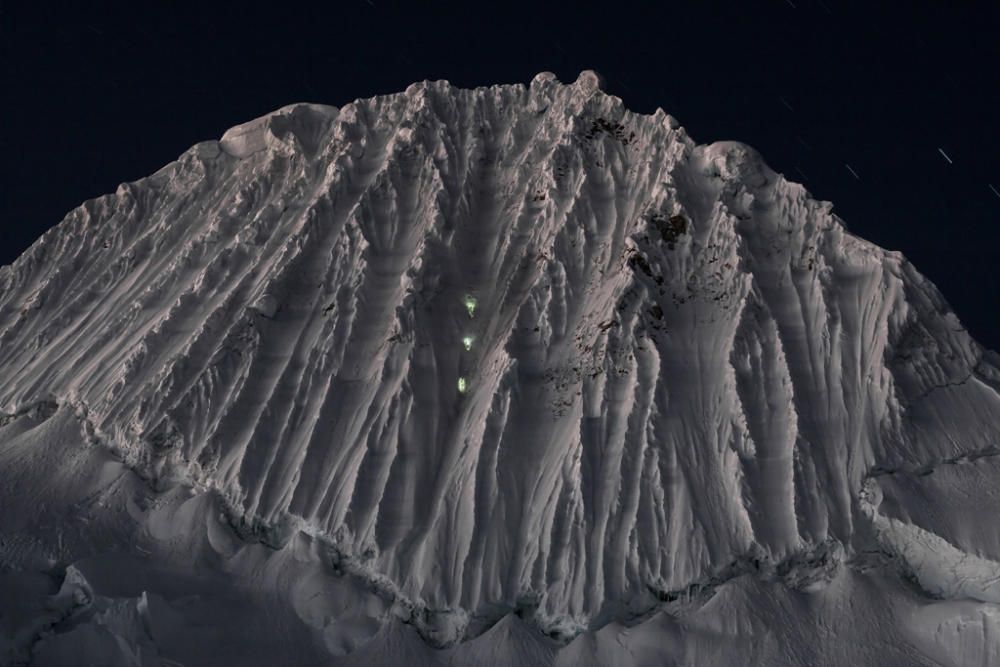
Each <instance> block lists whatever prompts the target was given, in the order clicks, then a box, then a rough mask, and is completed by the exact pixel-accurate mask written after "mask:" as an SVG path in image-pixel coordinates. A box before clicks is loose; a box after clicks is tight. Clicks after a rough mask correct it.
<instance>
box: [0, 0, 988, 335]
mask: <svg viewBox="0 0 1000 667" xmlns="http://www.w3.org/2000/svg"><path fill="white" fill-rule="evenodd" d="M75 4H76V5H79V6H80V7H84V9H81V8H80V7H76V8H73V9H70V10H67V11H63V10H60V9H55V8H54V7H55V4H53V3H47V2H42V3H28V2H10V1H9V0H7V1H4V0H0V90H2V91H3V92H2V97H0V155H2V158H0V216H2V218H0V221H2V224H0V230H2V235H3V236H2V239H0V241H2V242H0V263H9V262H11V261H12V260H13V259H14V258H15V257H17V255H19V254H20V253H21V252H22V251H23V250H24V249H25V248H26V247H27V246H28V245H30V244H31V242H32V241H33V240H34V239H35V238H37V237H38V236H39V235H40V234H41V233H42V232H44V231H45V230H46V229H47V228H49V227H51V226H52V225H54V224H56V223H57V222H59V220H60V219H61V218H62V216H63V215H64V214H65V213H66V212H67V211H69V210H70V209H72V208H73V207H75V206H76V205H78V204H79V203H81V202H82V201H83V200H85V199H89V198H92V197H95V196H98V195H101V194H103V193H106V192H111V191H113V190H114V189H115V188H116V187H117V185H118V184H119V183H120V182H123V181H130V180H135V179H137V178H140V177H142V176H145V175H147V174H149V173H152V172H153V171H155V170H156V169H158V168H159V167H161V166H162V165H163V164H165V163H167V162H169V161H171V160H173V159H174V158H175V157H176V156H177V155H179V154H180V153H181V152H183V151H184V150H185V149H186V148H188V147H189V146H190V145H191V144H193V143H195V142H198V141H201V140H204V139H208V138H216V137H219V136H220V135H221V134H222V132H223V131H224V130H225V129H226V128H227V127H230V126H232V125H235V124H237V123H240V122H243V121H246V120H249V119H251V118H253V117H256V116H259V115H261V114H264V113H266V112H268V111H271V110H274V109H276V108H278V107H281V106H284V105H285V104H288V103H291V102H296V101H312V102H323V103H327V104H333V105H338V106H339V105H342V104H344V103H346V102H349V101H351V100H353V99H356V98H359V97H367V96H371V95H375V94H380V93H390V92H396V91H400V90H403V89H404V88H405V87H406V86H407V85H408V84H409V83H411V82H413V81H416V80H421V79H441V78H444V79H448V80H450V81H451V82H452V83H454V84H456V85H460V86H477V85H488V84H492V83H512V82H525V83H527V82H528V81H529V80H530V79H531V77H532V76H533V75H534V74H535V73H537V72H539V71H543V70H550V71H553V72H555V73H556V74H557V75H558V76H559V78H560V79H562V80H563V81H573V80H574V79H575V78H576V75H577V74H578V73H579V71H580V70H583V69H596V70H597V71H599V72H600V73H601V74H603V75H604V77H605V78H606V80H607V86H606V87H607V89H608V91H609V92H611V93H614V94H616V95H618V96H620V97H621V98H622V99H623V100H624V101H625V103H626V105H627V106H629V107H630V108H631V109H633V110H635V111H643V112H652V111H654V110H655V109H656V107H657V106H662V107H663V108H664V109H665V110H666V111H667V112H669V113H671V114H673V115H674V116H675V117H677V118H678V119H679V120H680V122H681V123H682V124H683V125H684V126H685V127H686V128H687V130H688V132H689V133H690V134H691V135H692V136H693V137H694V138H695V139H696V140H697V141H699V142H710V141H716V140H721V139H737V140H740V141H744V142H746V143H749V144H751V145H752V146H754V147H756V148H757V149H758V150H760V151H761V153H763V155H764V156H765V158H766V159H767V161H768V163H769V164H770V165H771V166H772V167H773V168H774V169H776V170H777V171H780V172H783V173H784V174H786V176H788V177H789V178H790V179H792V180H800V181H804V182H805V184H806V185H807V187H808V188H809V189H810V191H811V192H812V193H813V194H814V195H815V196H816V197H819V198H821V199H828V200H830V201H833V202H834V204H835V211H836V212H837V213H838V214H839V215H840V216H841V217H842V218H844V219H845V221H846V222H847V224H848V226H849V227H850V229H851V230H852V231H854V232H855V233H857V234H859V235H861V236H864V237H866V238H868V239H870V240H872V241H875V242H876V243H879V244H880V245H883V246H885V247H888V248H891V249H895V250H902V251H903V252H904V253H905V254H906V255H907V256H908V257H909V258H910V259H911V260H912V261H913V262H914V263H915V264H916V265H917V267H919V268H920V269H921V270H922V271H923V272H924V273H925V274H926V275H928V276H929V277H930V278H931V279H932V280H934V282H935V283H937V284H938V286H939V287H940V288H941V290H942V292H943V293H944V294H945V296H946V297H947V299H948V300H949V302H950V303H951V304H952V306H953V307H954V308H955V310H956V311H957V312H958V314H959V316H960V317H961V318H962V320H963V321H964V322H965V323H966V325H967V326H968V327H969V328H970V330H971V331H972V332H973V334H974V335H975V336H976V337H977V338H979V339H980V340H981V341H982V342H983V343H985V344H986V345H988V346H989V347H992V348H994V349H1000V313H997V311H996V304H997V299H996V297H995V295H996V294H998V293H1000V271H996V270H994V265H995V264H996V263H997V261H998V260H1000V159H998V157H997V155H998V149H1000V130H998V127H997V123H996V119H997V117H998V102H1000V88H998V85H997V84H998V77H997V73H996V72H997V68H998V66H1000V37H998V35H1000V3H998V2H995V1H991V2H986V1H979V2H974V1H966V2H945V1H944V0H941V1H938V2H927V1H923V0H910V1H908V2H873V1H871V0H867V1H865V2H844V1H839V0H822V1H821V0H734V1H732V2H721V1H713V0H692V1H690V2H670V1H663V2H659V3H655V6H656V7H657V8H656V9H649V8H645V9H636V8H631V7H630V6H628V5H627V4H624V3H620V2H605V3H602V4H599V5H598V4H595V5H582V4H573V3H563V2H560V3H550V4H549V5H548V7H545V6H541V5H539V6H534V7H533V6H531V5H527V4H526V5H524V6H518V5H517V4H516V3H512V2H508V3H498V4H495V5H488V4H485V3H471V2H470V3H464V4H462V5H458V4H456V5H455V6H453V7H450V8H434V9H426V7H428V6H430V5H427V4H426V3H417V2H400V3H393V2H389V1H388V0H356V1H354V2H327V3H322V4H320V3H316V4H315V5H313V6H314V7H316V8H315V9H309V8H303V7H306V5H305V4H304V3H291V2H287V3H280V2H272V3H269V6H268V7H267V8H266V9H259V10H258V9H255V8H252V7H251V5H250V4H248V3H245V2H239V3H237V2H232V3H230V2H204V3H202V4H201V5H200V6H197V9H196V10H194V9H192V10H188V9H181V8H180V7H181V5H180V4H178V3H166V2H155V3H154V2H146V3H143V2H134V3H130V4H128V5H122V6H121V7H120V8H117V9H114V10H112V9H94V7H93V6H90V5H94V4H95V3H75ZM647 4H648V5H650V6H652V5H654V3H647ZM32 5H42V8H40V9H39V8H30V7H31V6H32ZM294 5H301V6H300V7H295V8H292V9H287V8H285V7H291V6H294ZM100 6H102V7H104V5H100ZM206 6H210V7H211V8H210V9H206ZM418 6H419V7H422V8H423V9H421V11H416V8H417V7H418ZM71 7H72V5H71ZM939 149H941V150H943V151H944V152H945V153H946V154H947V155H948V157H949V158H950V159H951V160H952V162H953V163H949V162H948V161H947V160H946V159H945V157H944V156H943V155H942V154H941V153H940V152H939ZM846 164H849V165H850V166H851V167H852V168H853V169H854V170H855V171H856V172H857V174H858V176H859V178H856V177H855V176H853V175H852V174H851V172H850V171H849V170H848V168H847V167H846ZM991 184H992V186H993V187H994V188H996V190H997V193H994V192H992V191H991V189H990V185H991Z"/></svg>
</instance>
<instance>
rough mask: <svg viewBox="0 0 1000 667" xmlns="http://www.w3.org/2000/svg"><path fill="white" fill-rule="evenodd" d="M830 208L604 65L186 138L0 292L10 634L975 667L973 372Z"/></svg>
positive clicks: (440, 653) (977, 493)
mask: <svg viewBox="0 0 1000 667" xmlns="http://www.w3.org/2000/svg"><path fill="white" fill-rule="evenodd" d="M830 208H831V207H830V205H829V204H828V203H825V202H817V201H814V200H812V199H811V198H810V197H809V195H808V193H807V192H806V191H805V190H804V189H803V188H802V187H801V186H799V185H797V184H794V183H790V182H788V181H786V180H785V179H784V178H783V177H782V176H781V175H779V174H776V173H774V172H772V171H771V170H770V169H768V167H767V166H766V165H765V164H764V163H763V162H762V160H761V159H760V157H759V156H758V155H757V154H756V153H755V152H754V151H753V150H752V149H750V148H748V147H746V146H744V145H741V144H737V143H731V142H723V143H716V144H712V145H709V146H699V145H697V144H695V143H694V142H693V141H692V140H691V139H690V138H688V137H687V135H686V134H685V133H684V131H683V129H681V128H680V127H679V125H678V123H677V122H676V121H675V120H674V119H673V118H671V117H670V116H668V115H666V114H664V113H663V112H662V111H658V112H657V113H656V114H654V115H652V116H647V115H640V114H634V113H631V112H628V111H627V110H626V109H625V108H624V107H623V106H622V103H621V100H619V99H618V98H616V97H612V96H609V95H606V94H604V93H603V92H601V91H600V90H599V87H598V80H597V77H596V76H595V75H593V74H592V73H584V74H582V75H581V76H580V78H579V79H578V80H577V81H576V82H575V83H573V84H571V85H563V84H560V83H559V82H558V81H556V80H555V78H554V77H553V76H551V75H546V74H543V75H539V76H537V77H536V78H535V79H534V80H533V81H532V83H531V85H530V86H527V87H526V86H521V85H516V86H497V87H492V88H480V89H476V90H459V89H455V88H453V87H451V86H450V85H449V84H447V83H446V82H434V83H430V82H425V83H421V84H415V85H413V86H411V87H410V88H409V89H407V91H406V92H405V93H400V94H397V95H389V96H383V97H376V98H373V99H369V100H358V101H355V102H354V103H352V104H349V105H347V106H345V107H343V108H341V109H336V108H333V107H324V106H317V105H307V104H301V105H294V106H290V107H286V108H284V109H282V110H280V111H277V112H275V113H273V114H271V115H269V116H266V117H264V118H261V119H258V120H256V121H253V122H250V123H247V124H245V125H241V126H238V127H236V128H233V129H231V130H230V131H228V132H227V133H226V134H225V135H224V137H223V138H222V139H221V141H218V142H215V141H211V142H203V143H201V144H198V145H196V146H194V147H193V148H192V149H191V150H189V151H188V152H186V153H185V154H184V155H183V156H181V157H180V159H179V160H178V161H177V162H174V163H172V164H170V165H168V166H166V167H164V168H163V169H161V170H160V171H159V172H157V173H156V174H154V175H152V176H150V177H149V178H146V179H143V180H141V181H138V182H136V183H132V184H125V185H122V186H121V187H120V188H119V190H118V192H116V193H115V194H114V195H108V196H106V197H102V198H99V199H96V200H92V201H89V202H87V203H85V204H84V205H83V206H81V207H80V208H78V209H77V210H75V211H73V212H72V213H70V214H69V215H68V216H67V218H66V219H65V220H64V221H63V222H62V223H61V224H60V225H59V226H57V227H56V228H54V229H53V230H52V231H50V232H49V233H47V234H46V235H45V236H44V237H42V239H41V240H39V241H38V242H37V243H36V244H35V245H34V246H33V247H32V248H31V249H30V250H29V251H28V252H27V253H25V254H24V255H23V256H22V257H21V258H20V259H19V260H18V261H17V262H15V263H14V264H13V265H11V266H9V267H3V268H0V410H2V411H3V412H4V413H6V414H7V415H8V416H6V417H2V418H0V424H3V426H2V429H0V465H2V467H0V473H2V474H4V475H5V478H9V479H11V480H21V482H22V486H18V484H16V483H13V482H12V483H10V484H6V485H5V488H4V489H2V490H0V503H3V507H4V511H3V514H4V517H3V519H2V521H0V530H2V533H0V536H2V537H3V542H2V543H0V558H2V560H0V566H3V567H4V568H5V571H7V572H9V573H10V574H0V577H7V578H6V579H0V601H4V600H5V601H4V602H3V604H6V605H8V607H9V605H10V604H11V603H10V600H13V599H14V598H18V599H23V600H26V601H27V602H24V603H23V605H21V606H16V605H15V607H14V611H13V612H12V611H10V610H9V609H8V610H7V611H6V612H4V610H3V609H2V608H0V614H3V615H2V616H0V630H2V631H4V632H6V635H5V636H6V637H7V639H3V640H0V642H2V641H6V642H7V643H6V647H7V650H8V651H9V652H10V655H20V656H24V655H28V654H32V652H33V654H34V655H43V654H44V655H45V656H48V657H47V658H46V659H47V660H49V661H50V662H51V664H62V663H59V662H58V660H60V659H61V658H60V657H59V656H60V655H61V654H60V653H59V651H65V652H66V655H67V656H70V657H72V656H74V655H77V657H78V654H76V653H74V652H75V651H79V650H81V649H80V648H79V647H80V646H89V647H91V648H92V649H93V651H96V653H95V655H98V654H99V655H104V656H106V655H110V653H108V651H111V652H112V653H113V652H114V651H113V650H112V649H114V650H120V651H122V654H121V655H122V656H124V657H121V660H123V661H124V662H122V663H121V664H146V663H144V662H142V660H145V659H147V658H148V657H149V656H155V655H159V656H166V657H168V658H169V659H172V660H181V661H182V662H183V664H186V665H187V664H199V663H198V661H199V660H202V661H205V662H204V664H213V663H212V660H215V659H219V656H222V655H225V656H227V659H233V660H240V661H243V664H251V663H252V662H253V661H254V660H259V661H261V664H265V663H266V664H275V663H274V660H275V659H277V658H274V656H282V655H284V656H290V657H288V658H287V664H309V663H310V662H320V663H322V662H323V661H324V660H326V658H327V657H328V656H329V655H330V654H337V655H343V654H346V655H347V657H346V658H345V660H347V661H348V664H353V663H354V662H356V663H357V664H380V663H385V664H392V663H393V662H394V661H395V660H397V659H402V656H405V657H406V660H407V661H409V662H411V663H413V662H416V663H418V662H419V658H420V656H423V657H424V660H425V662H427V663H428V664H439V663H440V664H448V662H449V661H451V663H452V664H532V663H534V664H554V663H555V664H567V665H569V664H671V662H670V661H675V662H676V663H677V664H689V663H695V664H713V663H715V664H732V661H733V660H736V661H738V662H742V661H744V660H746V659H747V656H751V658H750V659H751V660H752V661H754V662H758V663H762V664H765V663H768V662H771V663H774V664H816V663H817V662H826V663H836V662H838V661H840V662H844V663H845V664H865V662H866V661H868V662H870V664H886V662H889V663H892V662H893V661H895V664H907V663H912V664H921V663H922V662H926V663H927V664H937V663H938V662H943V663H945V664H989V663H990V662H991V661H992V660H995V659H997V656H998V655H1000V634H998V630H1000V625H998V621H1000V607H997V606H996V605H997V603H1000V584H998V583H997V582H998V581H1000V546H998V545H1000V532H998V531H997V529H996V528H995V526H994V522H993V521H992V518H993V517H994V516H995V509H996V508H997V507H996V506H997V501H996V499H995V497H994V496H995V494H994V492H993V491H992V485H994V484H996V482H997V480H998V479H1000V477H998V474H997V473H998V472H1000V471H998V470H997V469H996V461H995V459H994V458H993V457H994V456H995V455H996V454H997V453H998V452H1000V449H997V446H998V445H1000V437H998V436H1000V395H998V392H997V389H998V387H1000V371H998V370H997V362H996V357H995V355H993V354H992V353H987V352H985V351H984V350H983V349H982V348H981V347H980V346H979V345H977V344H976V343H975V342H974V341H973V340H972V339H971V338H970V337H969V336H968V334H967V333H966V332H965V330H964V329H963V328H962V327H961V325H960V323H959V321H958V319H957V318H956V317H955V316H954V315H953V314H952V313H951V312H950V311H949V309H948V307H947V305H946V304H945V302H944V300H943V299H942V298H941V296H940V295H939V294H938V293H937V291H936V290H935V288H934V287H933V286H932V285H931V284H930V283H928V282H927V281H926V280H925V279H924V278H923V277H922V276H920V274H919V273H917V272H916V271H915V270H914V268H913V267H912V266H910V265H909V264H908V263H907V262H906V260H905V259H903V258H902V257H901V256H900V255H899V254H898V253H893V252H888V251H885V250H883V249H881V248H878V247H876V246H874V245H872V244H870V243H867V242H865V241H863V240H861V239H858V238H857V237H854V236H852V235H851V234H850V233H848V232H847V231H846V230H845V229H844V227H843V225H842V223H841V221H840V220H839V219H838V218H836V216H834V215H832V213H831V210H830ZM69 462H76V463H74V464H72V465H71V464H70V463H69ZM964 470H971V471H973V472H971V473H969V472H962V471H964ZM112 471H113V475H112ZM970 475H971V477H970ZM970 479H971V480H974V481H973V482H970V481H969V480H970ZM101 503H104V504H101ZM39 504H40V505H41V507H42V509H41V510H36V509H29V508H34V507H38V506H39ZM931 508H933V509H931ZM76 514H80V516H86V517H88V518H87V519H86V521H82V520H81V521H82V522H81V523H80V524H79V525H78V524H77V523H74V520H75V519H72V517H74V516H76ZM109 544H110V545H117V546H116V547H114V548H109V547H107V545H109ZM107 552H115V553H116V555H114V557H113V558H112V557H110V556H108V555H107ZM124 552H129V553H128V554H127V555H123V553H124ZM115 559H118V560H115ZM116 579H117V581H118V583H116ZM26 582H27V583H26ZM59 582H62V583H61V586H62V589H63V590H62V591H61V592H58V588H59V585H60V583H59ZM19 587H28V589H30V590H27V589H26V590H21V588H19ZM74 587H75V588H74ZM32 596H34V597H32ZM934 596H936V597H937V598H944V600H940V601H935V600H934V599H933V597H934ZM189 598H195V599H196V602H190V599H189ZM32 600H34V602H32ZM36 603H37V604H36ZM18 604H20V603H18ZM33 604H34V605H36V606H37V607H38V609H49V611H47V612H45V613H48V614H49V616H44V615H42V616H39V614H41V612H39V611H38V610H37V609H35V608H34V607H31V605H33ZM53 609H55V610H57V611H52V610H53ZM32 610H34V611H32ZM227 610H229V611H227ZM36 612H37V613H36ZM510 612H516V614H514V615H511V613H510ZM52 614H55V616H52ZM501 618H503V619H504V620H502V621H500V622H499V623H497V621H498V619H501ZM4 619H14V620H13V621H10V620H8V622H7V626H6V627H3V623H4ZM17 619H22V620H20V621H18V620H17ZM39 619H42V620H39ZM46 619H47V620H46ZM53 619H55V620H53ZM102 619H103V620H102ZM108 619H110V620H108ZM276 619H278V620H276ZM205 627H208V628H210V629H209V630H206V631H204V632H202V634H201V635H199V634H198V632H197V631H195V630H192V628H195V629H197V628H201V629H202V630H204V628H205ZM46 628H47V629H48V632H49V633H54V634H52V635H51V636H48V637H47V638H45V639H44V640H39V633H40V632H41V631H42V630H44V629H46ZM541 631H544V632H545V633H547V636H546V635H543V634H542V633H541ZM18 633H20V634H18ZM102 633H103V634H102ZM831 633H832V634H831ZM244 635H245V636H246V638H247V642H246V643H241V642H242V640H240V639H238V638H239V637H244ZM60 642H62V643H60ZM102 642H104V643H102ZM107 642H111V643H110V644H107V646H111V647H112V648H107V646H105V644H106V643H107ZM116 642H117V643H116ZM223 645H224V646H225V647H227V650H228V648H231V647H232V646H236V645H239V646H240V647H241V648H239V649H238V650H237V649H233V650H234V651H235V653H228V652H226V651H223V650H222V648H220V647H221V646H223ZM211 646H215V647H216V649H217V651H218V652H217V653H214V654H213V653H212V652H211V650H210V649H209V648H207V647H211ZM114 647H117V648H116V649H115V648H114ZM123 647H126V648H127V650H126V648H123ZM292 647H294V648H292ZM442 647H444V648H442ZM3 648H4V644H3V643H0V650H2V649H3ZM106 649H107V650H106ZM140 649H141V650H140ZM46 651H48V653H45V652H46ZM129 651H131V652H129ZM241 651H242V652H241ZM296 652H297V653H296ZM116 655H117V654H116ZM143 656H146V658H144V657H143ZM206 656H208V657H206ZM67 659H70V658H67ZM149 659H150V660H152V659H153V658H149ZM974 659H975V660H979V662H973V660H974ZM128 660H135V661H138V662H132V663H130V662H128ZM277 660H278V662H282V660H286V659H285V658H281V659H277ZM269 661H270V662H269ZM935 661H937V662H935ZM67 664H71V663H67ZM149 664H157V663H155V662H153V663H149Z"/></svg>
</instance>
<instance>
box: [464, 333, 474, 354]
mask: <svg viewBox="0 0 1000 667" xmlns="http://www.w3.org/2000/svg"><path fill="white" fill-rule="evenodd" d="M462 346H463V347H465V351H466V352H468V351H469V350H471V349H472V336H462Z"/></svg>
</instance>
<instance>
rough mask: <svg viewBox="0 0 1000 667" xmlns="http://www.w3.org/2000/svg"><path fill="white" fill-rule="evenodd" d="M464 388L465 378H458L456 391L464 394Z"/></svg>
mask: <svg viewBox="0 0 1000 667" xmlns="http://www.w3.org/2000/svg"><path fill="white" fill-rule="evenodd" d="M465 390H466V384H465V378H458V393H460V394H464V393H465Z"/></svg>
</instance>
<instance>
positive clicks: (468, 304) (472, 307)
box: [465, 294, 478, 317]
mask: <svg viewBox="0 0 1000 667" xmlns="http://www.w3.org/2000/svg"><path fill="white" fill-rule="evenodd" d="M476 303H478V302H477V301H476V297H474V296H472V295H471V294H466V295H465V309H466V310H467V311H469V317H475V316H476Z"/></svg>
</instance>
